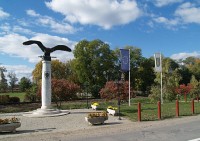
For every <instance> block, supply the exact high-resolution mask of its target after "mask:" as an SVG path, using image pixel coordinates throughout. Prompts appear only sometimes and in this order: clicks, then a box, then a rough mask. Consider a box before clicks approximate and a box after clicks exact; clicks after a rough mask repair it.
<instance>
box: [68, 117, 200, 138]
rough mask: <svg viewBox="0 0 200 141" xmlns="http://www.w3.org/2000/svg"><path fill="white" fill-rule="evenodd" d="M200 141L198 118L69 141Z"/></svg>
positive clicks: (199, 121) (199, 122)
mask: <svg viewBox="0 0 200 141" xmlns="http://www.w3.org/2000/svg"><path fill="white" fill-rule="evenodd" d="M80 140H81V141H200V118H199V119H198V120H196V121H188V122H185V123H183V124H175V125H173V124H170V125H169V126H162V127H156V128H155V127H153V126H150V127H147V128H143V129H141V130H138V131H134V129H133V130H132V131H130V130H129V131H126V132H118V133H115V134H113V135H101V136H98V137H92V136H91V137H85V138H79V139H71V141H80Z"/></svg>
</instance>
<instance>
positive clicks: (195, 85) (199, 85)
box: [190, 75, 200, 100]
mask: <svg viewBox="0 0 200 141" xmlns="http://www.w3.org/2000/svg"><path fill="white" fill-rule="evenodd" d="M190 84H191V86H192V88H191V90H190V95H191V97H192V98H197V100H198V99H199V94H200V82H199V81H197V79H196V78H195V76H194V75H192V78H191V80H190Z"/></svg>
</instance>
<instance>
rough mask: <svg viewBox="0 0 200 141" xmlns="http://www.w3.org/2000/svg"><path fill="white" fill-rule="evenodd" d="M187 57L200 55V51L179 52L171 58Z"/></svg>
mask: <svg viewBox="0 0 200 141" xmlns="http://www.w3.org/2000/svg"><path fill="white" fill-rule="evenodd" d="M187 57H200V52H196V51H195V52H191V53H186V52H183V53H177V54H173V55H171V57H170V58H172V59H174V60H179V59H183V60H184V59H186V58H187Z"/></svg>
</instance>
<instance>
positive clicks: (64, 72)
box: [32, 60, 71, 83]
mask: <svg viewBox="0 0 200 141" xmlns="http://www.w3.org/2000/svg"><path fill="white" fill-rule="evenodd" d="M70 71H71V69H70V68H69V65H68V62H67V63H63V62H60V61H59V60H52V61H51V78H55V79H68V77H69V76H70ZM32 75H33V80H34V82H36V83H38V82H39V81H40V80H41V79H42V61H40V62H39V63H37V64H36V66H35V69H34V70H33V72H32Z"/></svg>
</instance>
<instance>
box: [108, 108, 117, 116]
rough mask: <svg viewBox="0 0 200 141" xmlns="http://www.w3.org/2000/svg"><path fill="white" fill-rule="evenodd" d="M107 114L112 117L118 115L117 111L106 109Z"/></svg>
mask: <svg viewBox="0 0 200 141" xmlns="http://www.w3.org/2000/svg"><path fill="white" fill-rule="evenodd" d="M107 112H108V114H109V115H113V116H116V115H118V111H117V110H113V109H107Z"/></svg>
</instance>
